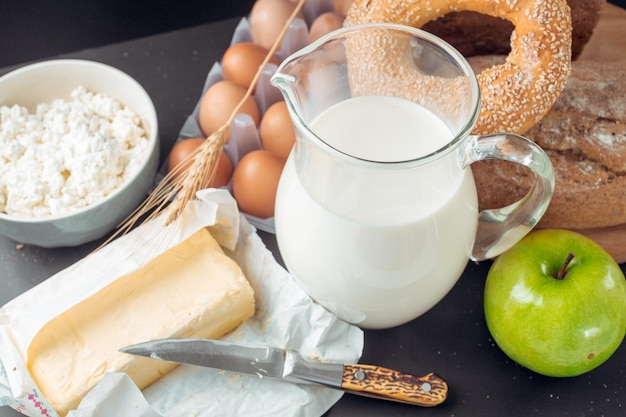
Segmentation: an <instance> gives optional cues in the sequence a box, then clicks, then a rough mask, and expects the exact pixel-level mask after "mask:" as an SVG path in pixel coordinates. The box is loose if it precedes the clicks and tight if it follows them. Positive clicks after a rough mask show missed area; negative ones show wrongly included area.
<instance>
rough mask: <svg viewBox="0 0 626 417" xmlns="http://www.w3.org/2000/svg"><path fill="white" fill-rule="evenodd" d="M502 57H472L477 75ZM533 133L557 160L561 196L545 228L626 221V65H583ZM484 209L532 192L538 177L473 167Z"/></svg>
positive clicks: (496, 166) (499, 167) (506, 167)
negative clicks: (531, 186)
mask: <svg viewBox="0 0 626 417" xmlns="http://www.w3.org/2000/svg"><path fill="white" fill-rule="evenodd" d="M501 59H502V57H476V58H473V59H471V63H472V66H473V67H475V68H476V69H477V70H480V69H481V68H483V67H485V66H488V65H492V64H493V63H494V62H496V63H497V62H499V60H501ZM525 136H527V137H528V138H530V139H532V140H534V141H535V142H536V143H538V144H539V145H540V146H541V147H542V148H543V149H544V150H545V151H546V152H547V153H548V155H549V156H550V159H551V161H552V164H553V166H554V170H555V175H556V188H555V193H554V196H553V199H552V202H551V204H550V207H549V208H548V211H547V212H546V214H545V215H544V217H543V218H542V220H541V222H540V224H539V225H540V226H541V227H561V228H569V229H590V228H601V227H609V226H614V225H620V224H624V223H626V61H614V62H600V61H575V62H573V64H572V73H571V75H570V78H569V80H568V82H567V85H566V87H565V89H564V91H563V93H562V94H561V95H560V97H559V99H558V100H557V101H556V103H555V104H554V106H553V107H552V109H551V110H550V111H549V112H548V114H547V115H546V116H545V117H544V118H543V119H542V120H541V121H540V122H539V123H537V124H536V125H535V126H534V127H533V128H532V129H530V130H529V131H528V132H526V134H525ZM472 169H473V172H474V176H475V179H476V184H477V188H478V194H479V204H480V208H481V209H484V208H492V207H502V206H504V205H507V204H509V203H512V202H513V201H516V200H518V199H519V198H520V197H521V196H522V195H524V194H525V193H526V192H527V190H528V188H529V187H530V184H531V182H532V178H531V174H530V173H529V172H527V171H525V170H524V169H523V168H520V167H519V166H517V165H514V164H509V163H500V162H494V161H488V162H486V163H483V162H481V163H477V164H474V165H473V166H472Z"/></svg>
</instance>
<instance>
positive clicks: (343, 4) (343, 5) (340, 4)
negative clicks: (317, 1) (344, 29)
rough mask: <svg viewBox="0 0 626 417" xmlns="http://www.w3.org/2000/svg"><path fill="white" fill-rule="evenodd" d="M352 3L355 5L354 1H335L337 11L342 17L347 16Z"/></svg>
mask: <svg viewBox="0 0 626 417" xmlns="http://www.w3.org/2000/svg"><path fill="white" fill-rule="evenodd" d="M352 3H354V0H334V5H335V11H336V12H337V13H339V14H340V15H343V16H346V15H347V14H348V9H350V6H352Z"/></svg>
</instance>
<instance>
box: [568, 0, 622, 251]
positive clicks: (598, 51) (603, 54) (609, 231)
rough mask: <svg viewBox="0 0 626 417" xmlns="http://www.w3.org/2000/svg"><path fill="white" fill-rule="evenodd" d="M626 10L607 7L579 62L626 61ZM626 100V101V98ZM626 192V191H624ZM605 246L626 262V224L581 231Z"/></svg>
mask: <svg viewBox="0 0 626 417" xmlns="http://www.w3.org/2000/svg"><path fill="white" fill-rule="evenodd" d="M624 39H626V10H624V9H621V8H619V7H617V6H615V5H613V4H609V3H607V4H605V5H604V6H603V7H602V10H601V11H600V19H599V21H598V24H597V26H596V28H595V30H594V32H593V35H592V37H591V39H589V42H588V43H587V45H585V48H584V49H583V51H582V53H581V54H580V56H579V58H578V59H579V60H583V59H585V60H596V61H620V60H626V41H625V40H624ZM625 99H626V98H625ZM624 192H625V193H626V190H624ZM579 232H581V233H583V234H585V235H587V236H589V237H590V238H592V239H593V240H595V241H596V242H598V243H599V244H600V245H602V246H603V247H604V248H605V249H606V250H607V251H608V252H609V253H610V254H611V255H613V257H614V258H615V260H616V261H617V262H619V263H625V262H626V224H623V225H619V226H613V227H607V228H602V229H587V230H579Z"/></svg>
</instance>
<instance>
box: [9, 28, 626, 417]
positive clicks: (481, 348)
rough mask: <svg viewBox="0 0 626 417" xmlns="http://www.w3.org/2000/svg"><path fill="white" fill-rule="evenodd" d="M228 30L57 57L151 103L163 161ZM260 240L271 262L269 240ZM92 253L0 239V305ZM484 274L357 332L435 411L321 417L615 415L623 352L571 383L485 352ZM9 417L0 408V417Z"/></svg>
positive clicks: (350, 406) (370, 359) (371, 410)
mask: <svg viewBox="0 0 626 417" xmlns="http://www.w3.org/2000/svg"><path fill="white" fill-rule="evenodd" d="M238 21H239V19H238V18H235V19H230V20H223V21H218V22H213V23H209V24H204V25H201V26H196V27H192V28H188V29H182V30H177V31H173V32H168V33H165V34H161V35H155V36H150V37H146V38H140V39H137V40H133V41H128V42H121V43H116V44H113V45H110V46H103V47H98V48H94V49H86V50H81V51H80V52H76V53H70V54H66V55H62V57H66V58H83V59H90V60H95V61H100V62H104V63H108V64H110V65H113V66H116V67H118V68H120V69H122V70H123V71H126V72H127V73H129V74H130V75H131V76H133V77H135V78H136V79H137V80H138V81H139V82H140V83H141V84H142V85H143V86H144V87H145V88H146V90H147V91H148V93H149V94H150V95H151V97H152V99H153V100H154V103H155V106H156V110H157V113H158V117H159V125H160V129H159V130H160V136H161V140H162V145H161V154H162V158H163V157H164V156H165V155H167V153H168V150H169V148H170V147H171V145H172V144H173V142H174V140H175V139H176V136H177V133H178V131H179V129H180V128H181V126H182V124H183V123H184V121H185V119H186V117H187V115H188V114H189V113H191V111H192V110H193V108H194V106H195V103H196V101H197V100H198V98H199V94H200V91H201V89H202V85H203V83H204V79H205V76H206V74H207V72H208V70H209V68H210V67H211V65H212V64H213V63H214V62H216V61H218V60H219V59H220V58H221V56H222V54H223V52H224V50H225V49H226V48H227V46H228V43H229V41H230V38H231V36H232V33H233V30H234V28H235V26H236V24H237V23H238ZM9 69H10V68H4V69H2V70H0V74H2V73H4V72H7V71H8V70H9ZM260 235H261V237H262V238H263V240H264V241H265V242H266V244H267V246H268V247H269V248H270V249H271V250H272V251H273V252H274V253H275V254H276V256H277V258H278V259H279V261H280V257H279V254H278V251H277V249H276V242H275V239H274V236H273V235H270V234H266V233H262V232H260ZM98 243H99V242H94V243H91V244H87V245H83V246H80V247H76V248H60V249H41V248H37V247H34V246H22V245H19V244H18V242H14V241H11V240H9V239H7V238H4V237H1V236H0V305H1V304H4V303H6V302H7V301H9V300H10V299H12V298H14V297H15V296H17V295H19V294H21V293H22V292H24V291H26V290H28V289H29V288H31V287H33V286H34V285H36V284H38V283H40V282H41V281H43V280H45V279H46V278H48V277H49V276H51V275H53V274H54V273H55V272H57V271H59V270H61V269H63V268H65V267H66V266H68V265H70V264H72V263H73V262H75V261H76V260H78V259H80V258H81V257H83V256H84V255H86V254H87V253H88V252H89V251H90V250H92V249H93V248H94V247H96V246H97V245H98ZM488 268H489V263H488V262H487V263H482V264H479V265H476V264H473V263H470V264H468V266H467V269H466V271H465V272H464V274H463V276H462V277H461V279H460V280H459V282H458V284H457V285H456V286H455V288H454V289H453V290H452V291H451V292H450V294H448V296H446V298H445V299H444V300H443V301H442V302H440V303H439V304H438V305H437V306H436V307H435V308H433V309H432V310H431V311H429V312H428V313H427V314H425V315H423V316H422V317H420V318H418V319H416V320H414V321H413V322H411V323H409V324H406V325H404V326H400V327H397V328H394V329H388V330H377V331H366V332H365V348H364V353H363V357H362V360H361V362H362V363H373V364H377V365H382V366H386V367H389V368H395V369H400V370H403V371H406V372H410V373H414V374H425V373H427V372H431V371H434V372H436V373H438V374H440V375H441V376H443V377H444V378H445V379H446V380H447V381H448V383H449V386H450V395H449V399H448V400H447V401H446V402H445V403H444V404H443V405H441V406H439V407H436V408H432V409H421V408H415V407H412V406H408V405H403V404H398V403H389V402H383V401H377V400H373V399H369V398H364V397H357V396H351V395H346V396H344V397H343V398H342V399H341V400H340V401H339V402H338V403H337V404H336V405H335V406H334V407H333V408H332V409H331V410H330V411H329V412H328V413H327V416H330V417H335V416H359V417H367V416H409V415H421V416H426V415H428V416H529V415H543V416H546V415H547V416H619V415H624V413H625V412H626V344H624V345H622V346H621V347H620V349H619V350H618V351H617V352H616V353H615V355H614V356H613V357H612V358H611V359H609V361H608V362H606V363H605V364H604V365H602V366H601V367H599V368H597V369H596V370H594V371H592V372H590V373H588V374H585V375H583V376H580V377H576V378H567V379H557V378H547V377H543V376H540V375H537V374H535V373H533V372H530V371H528V370H526V369H524V368H522V367H520V366H518V365H516V364H515V363H513V362H512V361H511V360H509V359H508V358H507V357H506V356H505V355H504V354H503V353H502V352H501V351H500V350H499V348H498V347H497V346H496V345H495V343H494V342H493V340H492V339H491V337H490V335H489V333H488V330H487V328H486V325H485V320H484V316H483V310H482V292H483V286H484V281H485V277H486V273H487V271H488ZM622 268H624V266H622ZM19 415H20V414H19V413H17V412H15V411H13V410H11V409H10V408H8V407H0V417H14V416H19Z"/></svg>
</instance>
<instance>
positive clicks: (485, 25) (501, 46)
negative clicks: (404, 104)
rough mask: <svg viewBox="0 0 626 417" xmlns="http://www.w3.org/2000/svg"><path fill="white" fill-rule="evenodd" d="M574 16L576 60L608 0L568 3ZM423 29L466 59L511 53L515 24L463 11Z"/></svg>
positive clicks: (444, 17) (581, 0)
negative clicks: (443, 40)
mask: <svg viewBox="0 0 626 417" xmlns="http://www.w3.org/2000/svg"><path fill="white" fill-rule="evenodd" d="M567 3H568V4H569V6H570V9H571V13H572V59H576V58H577V57H578V55H580V53H581V52H582V50H583V47H584V46H585V45H586V44H587V42H588V41H589V38H590V37H591V35H592V33H593V29H594V28H595V26H596V24H597V23H598V18H599V12H600V8H601V7H602V5H603V4H604V3H606V0H567ZM422 29H424V30H426V31H428V32H431V33H433V34H435V35H437V36H439V37H440V38H442V39H445V40H446V41H448V42H449V43H451V44H452V45H453V46H454V47H455V48H456V49H458V50H459V51H460V52H461V53H462V54H463V55H464V56H466V57H467V56H475V55H489V54H502V55H507V54H508V53H509V51H510V49H511V48H510V44H511V41H510V37H511V32H512V31H513V24H512V23H511V22H509V21H508V20H504V19H499V18H496V17H491V16H487V15H484V14H481V13H477V12H471V11H462V12H453V13H448V14H447V15H445V16H443V17H441V18H439V19H437V20H434V21H432V22H429V23H427V24H426V25H424V27H422Z"/></svg>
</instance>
